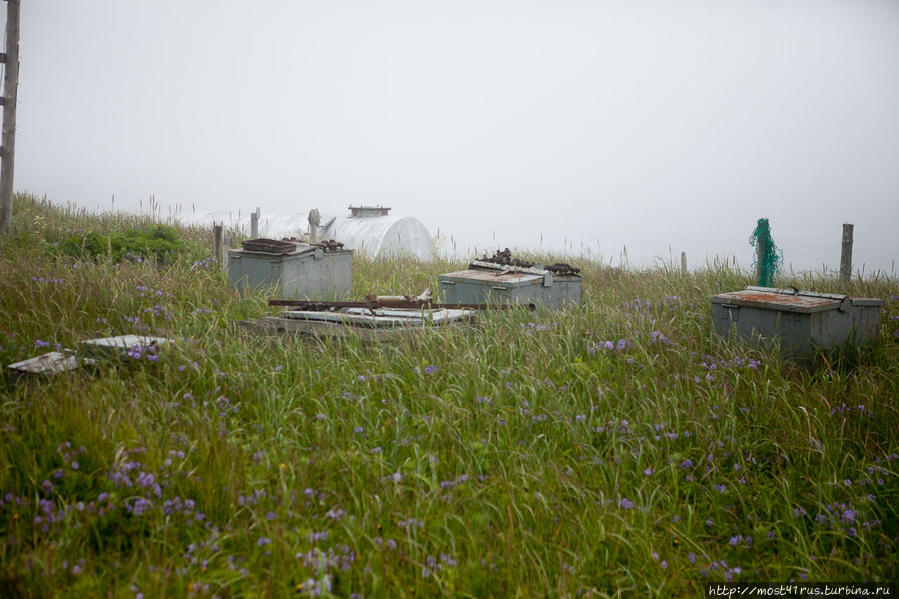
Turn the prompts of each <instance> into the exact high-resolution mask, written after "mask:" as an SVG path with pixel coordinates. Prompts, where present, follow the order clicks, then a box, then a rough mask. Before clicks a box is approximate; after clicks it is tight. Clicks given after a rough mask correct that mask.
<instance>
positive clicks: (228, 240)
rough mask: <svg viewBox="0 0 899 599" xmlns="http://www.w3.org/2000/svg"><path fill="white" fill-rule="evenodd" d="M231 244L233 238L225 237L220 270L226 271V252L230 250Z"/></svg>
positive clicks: (228, 257) (227, 257)
mask: <svg viewBox="0 0 899 599" xmlns="http://www.w3.org/2000/svg"><path fill="white" fill-rule="evenodd" d="M233 243H234V238H233V237H232V236H231V235H225V246H224V247H223V248H222V270H225V271H227V270H228V260H229V259H230V256H228V250H230V249H231V246H232V244H233Z"/></svg>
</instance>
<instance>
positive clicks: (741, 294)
mask: <svg viewBox="0 0 899 599" xmlns="http://www.w3.org/2000/svg"><path fill="white" fill-rule="evenodd" d="M716 297H719V298H726V299H733V300H739V301H741V302H753V303H760V304H778V305H782V306H795V307H797V308H799V307H801V308H817V307H819V306H831V305H834V304H838V303H839V301H837V300H835V299H831V298H822V297H808V296H804V295H787V294H784V293H765V292H762V291H732V292H730V293H722V294H720V295H718V296H716Z"/></svg>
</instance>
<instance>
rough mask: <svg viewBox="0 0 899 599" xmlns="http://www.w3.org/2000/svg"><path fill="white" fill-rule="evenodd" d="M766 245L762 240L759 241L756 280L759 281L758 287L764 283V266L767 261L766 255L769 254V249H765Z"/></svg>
mask: <svg viewBox="0 0 899 599" xmlns="http://www.w3.org/2000/svg"><path fill="white" fill-rule="evenodd" d="M765 245H766V244H764V243H762V240H761V239H759V246H758V247H757V248H756V253H755V280H756V281H758V283H757V284H758V285H761V284H762V283H764V281H762V264H763V263H764V261H765V255H766V254H767V251H766V250H767V249H768V248H766V247H765Z"/></svg>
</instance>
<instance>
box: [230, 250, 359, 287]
mask: <svg viewBox="0 0 899 599" xmlns="http://www.w3.org/2000/svg"><path fill="white" fill-rule="evenodd" d="M228 281H230V282H231V284H233V285H237V286H239V287H250V288H256V287H262V286H271V287H274V288H275V289H276V291H275V292H276V293H277V294H278V295H279V296H280V297H283V298H285V299H342V298H345V297H347V296H348V295H349V294H350V292H351V291H352V287H353V252H352V250H334V251H330V250H323V249H322V248H320V247H316V246H311V245H307V244H303V243H298V244H297V246H296V249H295V250H294V251H292V252H289V253H283V254H281V253H271V252H259V251H249V250H246V249H242V250H228Z"/></svg>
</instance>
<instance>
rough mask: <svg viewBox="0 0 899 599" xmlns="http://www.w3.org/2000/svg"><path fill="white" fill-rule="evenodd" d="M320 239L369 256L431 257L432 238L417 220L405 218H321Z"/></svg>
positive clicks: (422, 258)
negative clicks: (335, 241)
mask: <svg viewBox="0 0 899 599" xmlns="http://www.w3.org/2000/svg"><path fill="white" fill-rule="evenodd" d="M321 222H322V226H321V228H320V229H319V234H318V237H319V239H336V240H337V241H339V242H341V243H343V245H344V247H345V248H348V249H354V250H356V251H357V252H361V253H365V254H367V255H369V256H403V255H405V256H412V257H414V258H417V259H419V260H428V259H429V258H430V257H431V235H430V233H428V230H427V229H426V228H425V226H424V225H423V224H422V223H421V221H419V220H418V219H416V218H411V217H408V216H406V217H402V216H338V217H337V218H334V219H333V220H332V219H330V218H325V217H322V220H321Z"/></svg>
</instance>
